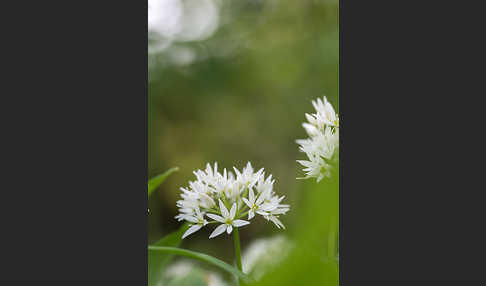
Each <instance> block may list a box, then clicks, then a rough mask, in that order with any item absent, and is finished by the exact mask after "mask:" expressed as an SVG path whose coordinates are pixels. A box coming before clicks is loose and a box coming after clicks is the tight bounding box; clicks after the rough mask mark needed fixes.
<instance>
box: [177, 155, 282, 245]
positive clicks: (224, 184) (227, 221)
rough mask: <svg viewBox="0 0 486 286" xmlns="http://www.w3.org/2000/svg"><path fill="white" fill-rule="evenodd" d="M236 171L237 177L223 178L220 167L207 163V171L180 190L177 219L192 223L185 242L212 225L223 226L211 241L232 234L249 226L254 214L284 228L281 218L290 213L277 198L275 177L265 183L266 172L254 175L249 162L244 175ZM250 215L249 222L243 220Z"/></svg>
mask: <svg viewBox="0 0 486 286" xmlns="http://www.w3.org/2000/svg"><path fill="white" fill-rule="evenodd" d="M234 170H235V173H236V177H235V176H234V175H233V173H232V172H231V171H229V172H227V171H226V169H224V170H223V173H222V174H221V173H220V172H218V164H217V163H215V164H214V168H212V167H211V165H209V163H208V164H207V166H206V170H204V171H202V170H197V171H195V172H194V174H195V175H196V178H197V180H196V181H191V182H189V188H181V190H182V194H181V198H182V199H181V200H179V201H177V207H179V214H178V215H177V216H176V217H175V218H176V219H178V220H179V221H182V220H186V221H188V222H190V223H191V227H190V228H189V229H188V230H187V231H186V232H185V233H184V235H183V236H182V238H185V237H186V236H188V235H190V234H192V233H194V232H196V231H198V230H199V229H201V228H202V227H203V226H205V225H207V224H212V223H220V225H219V226H218V227H216V229H215V230H214V231H213V232H212V233H211V235H210V236H209V238H213V237H215V236H217V235H220V234H221V233H223V232H225V231H226V232H227V233H228V234H230V233H231V232H232V230H233V227H241V226H244V225H247V224H249V223H250V222H249V220H251V219H252V218H253V217H255V214H259V215H261V216H263V217H264V218H265V219H267V220H269V221H272V222H273V223H274V224H275V225H276V226H277V227H278V228H280V227H282V228H285V227H284V225H283V224H282V222H281V221H280V220H279V219H278V217H279V215H282V214H285V213H286V212H287V211H289V209H290V206H289V205H284V204H280V202H281V201H282V200H283V199H284V196H282V197H278V196H277V195H276V194H275V192H274V191H273V183H274V182H275V180H272V175H269V176H268V177H267V178H266V179H265V173H264V172H263V168H262V169H260V170H258V171H257V172H254V171H253V167H252V166H251V164H250V162H248V164H247V166H246V167H245V168H244V169H243V171H242V172H240V171H239V170H238V169H236V168H234ZM247 215H248V221H247V220H242V219H241V218H244V217H245V216H247ZM207 219H212V221H208V220H207Z"/></svg>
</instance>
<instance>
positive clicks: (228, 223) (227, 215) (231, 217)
mask: <svg viewBox="0 0 486 286" xmlns="http://www.w3.org/2000/svg"><path fill="white" fill-rule="evenodd" d="M219 208H220V210H221V215H222V217H221V216H219V215H215V214H209V213H208V214H206V215H207V216H208V217H210V218H212V219H214V220H215V221H218V222H220V223H222V224H221V225H220V226H218V227H217V228H216V229H215V230H214V231H213V233H211V235H210V236H209V238H213V237H215V236H218V235H220V234H222V233H223V232H224V231H225V230H226V232H227V233H228V234H230V233H231V231H233V226H234V227H240V226H244V225H247V224H250V222H248V221H246V220H241V219H235V215H236V203H234V204H233V206H232V207H231V210H230V211H229V212H228V209H227V208H226V206H225V205H224V204H223V202H222V201H221V200H219Z"/></svg>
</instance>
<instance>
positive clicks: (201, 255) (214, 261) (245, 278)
mask: <svg viewBox="0 0 486 286" xmlns="http://www.w3.org/2000/svg"><path fill="white" fill-rule="evenodd" d="M235 229H236V228H235ZM148 250H149V251H158V252H165V253H172V254H175V255H182V256H186V257H190V258H193V259H197V260H201V261H204V262H207V263H210V264H213V265H215V266H218V267H219V268H222V269H223V270H226V271H228V272H230V273H232V274H234V275H236V276H237V277H238V278H240V279H242V280H243V281H246V282H247V283H251V281H252V279H251V278H250V277H249V276H248V275H246V274H245V273H243V272H242V271H241V267H240V269H239V270H237V269H236V268H234V267H233V266H231V265H229V264H227V263H226V262H224V261H221V260H219V259H217V258H214V257H212V256H209V255H207V254H204V253H199V252H195V251H190V250H186V249H182V248H177V247H166V246H153V245H149V246H148ZM240 265H241V262H240Z"/></svg>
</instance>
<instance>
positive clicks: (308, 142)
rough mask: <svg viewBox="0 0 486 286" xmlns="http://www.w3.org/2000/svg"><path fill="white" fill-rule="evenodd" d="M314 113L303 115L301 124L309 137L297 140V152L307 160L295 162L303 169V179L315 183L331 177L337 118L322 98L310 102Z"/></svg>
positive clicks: (337, 152) (337, 130) (337, 151)
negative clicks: (304, 175)
mask: <svg viewBox="0 0 486 286" xmlns="http://www.w3.org/2000/svg"><path fill="white" fill-rule="evenodd" d="M312 105H313V106H314V108H315V110H316V113H314V114H307V113H306V114H305V117H306V118H307V121H308V123H307V122H305V123H303V124H302V126H303V127H304V129H305V131H306V132H307V134H308V135H309V138H307V139H300V140H297V141H296V142H297V144H299V145H300V147H299V150H300V151H302V152H304V153H305V154H306V155H307V158H308V160H297V162H299V163H300V164H301V165H303V166H304V167H305V168H304V169H303V171H304V172H305V173H306V177H305V178H316V179H317V182H319V181H320V180H322V179H323V178H324V177H330V176H331V165H330V164H329V163H330V162H331V161H333V160H336V159H337V157H338V154H339V116H338V114H337V113H336V112H335V111H334V108H333V107H332V105H331V104H330V103H329V101H327V98H326V97H325V96H324V98H323V100H321V99H320V98H318V99H317V100H315V101H312Z"/></svg>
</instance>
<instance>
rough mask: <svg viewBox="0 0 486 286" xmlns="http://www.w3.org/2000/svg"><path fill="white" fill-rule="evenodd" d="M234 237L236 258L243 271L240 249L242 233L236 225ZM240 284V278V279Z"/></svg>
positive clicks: (239, 268)
mask: <svg viewBox="0 0 486 286" xmlns="http://www.w3.org/2000/svg"><path fill="white" fill-rule="evenodd" d="M233 237H234V239H235V259H236V265H237V266H238V270H240V271H241V272H243V267H242V266H241V249H240V233H239V232H238V228H237V227H235V228H234V229H233ZM238 284H239V279H238Z"/></svg>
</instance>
